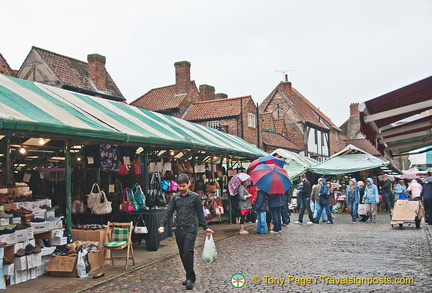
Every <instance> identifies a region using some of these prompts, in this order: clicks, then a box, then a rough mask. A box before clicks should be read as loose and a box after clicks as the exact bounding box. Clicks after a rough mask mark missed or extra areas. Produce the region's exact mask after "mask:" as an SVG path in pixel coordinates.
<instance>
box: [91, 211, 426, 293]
mask: <svg viewBox="0 0 432 293" xmlns="http://www.w3.org/2000/svg"><path fill="white" fill-rule="evenodd" d="M295 220H297V214H294V215H292V222H294V221H295ZM334 221H335V224H333V225H329V224H326V223H320V224H319V225H316V224H314V225H306V224H302V225H296V224H293V223H291V224H289V225H288V226H287V227H285V228H283V232H282V233H280V234H266V235H257V234H253V233H250V234H249V235H238V234H237V235H234V236H231V237H228V238H226V239H222V240H219V241H217V242H216V246H217V247H218V259H217V261H216V262H215V263H213V264H210V265H206V264H204V262H203V261H202V260H201V258H200V257H201V251H202V246H200V247H197V248H196V251H195V264H196V265H195V271H196V273H197V282H196V284H195V286H194V292H236V291H238V292H240V291H242V292H432V281H431V270H432V257H431V252H430V244H429V239H428V236H427V235H428V233H429V232H428V230H427V229H426V228H425V226H424V224H423V223H422V227H421V228H420V229H416V228H415V226H414V225H410V226H408V225H404V226H403V228H399V227H394V228H392V227H391V226H390V225H389V215H388V214H384V213H381V214H379V215H378V223H377V224H375V225H373V224H369V223H362V222H358V223H357V224H352V223H350V219H349V215H346V214H336V215H335V219H334ZM199 235H200V236H199V237H204V236H203V235H202V234H199ZM236 273H240V274H242V275H244V277H245V284H244V286H243V287H242V288H241V289H237V288H234V287H233V285H232V284H231V277H232V276H233V275H234V274H236ZM279 278H280V279H279ZM354 278H366V279H364V281H366V282H375V283H378V284H371V285H368V284H355V283H353V282H355V281H356V280H355V279H354ZM399 278H414V279H413V280H414V282H413V281H412V280H410V279H399ZM183 280H184V271H183V268H182V265H181V261H180V258H179V256H178V255H176V256H174V257H170V258H168V259H165V260H163V261H161V262H157V263H156V264H155V265H151V266H148V267H145V268H142V269H139V270H137V271H135V272H133V273H131V274H128V275H124V276H122V277H119V278H116V279H113V280H110V281H109V282H107V283H105V284H103V285H101V286H98V287H95V288H92V289H91V290H89V291H86V292H182V291H184V287H183V286H182V285H181V283H182V281H183ZM359 280H360V281H361V279H359ZM276 282H277V283H276ZM302 282H303V284H302ZM307 282H311V283H310V284H306V283H307ZM332 282H333V283H337V282H340V283H339V284H332ZM344 282H345V283H344ZM350 282H351V284H346V283H350ZM396 282H411V283H412V282H413V284H395V283H396ZM270 283H274V284H270Z"/></svg>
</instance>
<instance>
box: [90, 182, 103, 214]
mask: <svg viewBox="0 0 432 293" xmlns="http://www.w3.org/2000/svg"><path fill="white" fill-rule="evenodd" d="M101 195H102V192H101V190H100V187H99V184H97V183H94V184H93V185H92V188H91V191H90V193H89V194H87V206H88V207H89V208H90V209H92V208H93V206H94V205H95V204H96V203H98V202H100V200H101Z"/></svg>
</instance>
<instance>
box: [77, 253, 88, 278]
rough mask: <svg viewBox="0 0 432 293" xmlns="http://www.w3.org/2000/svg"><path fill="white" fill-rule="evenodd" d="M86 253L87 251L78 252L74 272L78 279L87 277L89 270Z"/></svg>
mask: <svg viewBox="0 0 432 293" xmlns="http://www.w3.org/2000/svg"><path fill="white" fill-rule="evenodd" d="M87 253H88V251H87V249H80V250H78V258H77V265H76V270H77V275H78V277H80V278H86V277H87V276H88V275H89V273H90V270H91V267H90V262H89V260H88V255H87Z"/></svg>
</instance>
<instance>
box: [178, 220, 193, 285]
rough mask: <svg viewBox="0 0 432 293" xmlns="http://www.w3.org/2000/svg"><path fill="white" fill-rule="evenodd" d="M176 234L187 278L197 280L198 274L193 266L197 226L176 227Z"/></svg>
mask: <svg viewBox="0 0 432 293" xmlns="http://www.w3.org/2000/svg"><path fill="white" fill-rule="evenodd" d="M175 236H176V242H177V247H178V250H179V253H180V258H181V261H182V263H183V268H184V269H185V271H186V279H187V280H191V281H192V282H195V279H196V275H195V272H194V268H193V266H194V247H195V240H196V237H197V228H196V227H195V226H180V227H176V231H175Z"/></svg>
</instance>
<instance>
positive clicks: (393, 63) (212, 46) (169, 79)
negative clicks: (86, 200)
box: [0, 0, 432, 126]
mask: <svg viewBox="0 0 432 293" xmlns="http://www.w3.org/2000/svg"><path fill="white" fill-rule="evenodd" d="M1 11H2V12H1V15H2V16H1V18H2V33H1V35H2V41H1V45H0V53H1V54H3V56H4V57H5V58H6V60H7V61H8V63H9V65H10V66H11V67H12V68H13V69H19V67H20V66H21V64H22V62H23V61H24V59H25V57H26V56H27V54H28V53H29V51H30V49H31V46H37V47H40V48H43V49H46V50H50V51H53V52H56V53H59V54H62V55H65V56H68V57H72V58H75V59H78V60H82V61H87V54H91V53H98V54H101V55H104V56H105V57H106V59H107V62H106V68H107V70H108V72H109V73H110V75H111V76H112V77H113V79H114V81H115V82H116V84H117V86H118V87H119V89H120V91H121V92H122V93H123V95H124V96H125V97H126V99H127V100H128V102H132V101H133V100H135V99H136V98H138V97H139V96H140V95H142V94H144V93H146V92H147V91H149V90H150V89H152V88H155V87H161V86H166V85H170V84H174V83H175V75H174V65H173V64H174V62H176V61H183V60H187V61H189V62H191V64H192V67H191V78H192V79H193V80H195V81H196V83H197V85H200V84H209V85H213V86H214V87H215V88H216V92H223V93H226V94H228V96H229V97H238V96H246V95H252V98H253V99H254V101H255V102H256V103H260V102H261V101H262V100H263V99H265V98H266V97H267V95H268V94H269V93H270V92H271V91H272V90H273V89H274V88H275V87H276V85H277V84H278V83H279V82H280V81H281V80H282V79H283V74H282V73H280V72H277V71H278V70H290V71H288V72H287V74H288V75H289V79H290V81H291V82H292V84H293V87H295V88H296V89H297V90H298V91H300V93H302V94H303V95H304V96H305V97H306V98H308V99H309V100H310V101H311V102H312V103H314V104H315V105H316V106H317V107H319V108H320V109H321V110H322V111H323V112H324V113H325V114H326V115H327V116H328V117H330V118H331V119H332V121H333V122H334V123H335V124H336V125H338V126H340V125H341V124H342V123H343V122H344V121H345V120H346V119H348V116H349V104H350V103H352V102H363V101H366V100H369V99H373V98H375V97H377V96H380V95H382V94H385V93H387V92H389V91H392V90H395V89H398V88H400V87H403V86H405V85H408V84H411V83H413V82H416V81H418V80H420V79H423V78H426V77H429V76H430V75H432V1H431V0H358V1H351V0H327V1H324V0H308V1H306V0H269V1H264V0H261V1H256V0H229V1H228V0H217V1H210V0H170V1H168V0H167V1H164V0H155V1H146V0H142V1H128V0H123V1H111V0H105V1H99V0H97V1H96V0H92V1H82V0H75V1H58V0H55V1H54V0H41V1H34V0H20V1H16V0H13V1H10V0H6V1H2V3H1Z"/></svg>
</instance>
